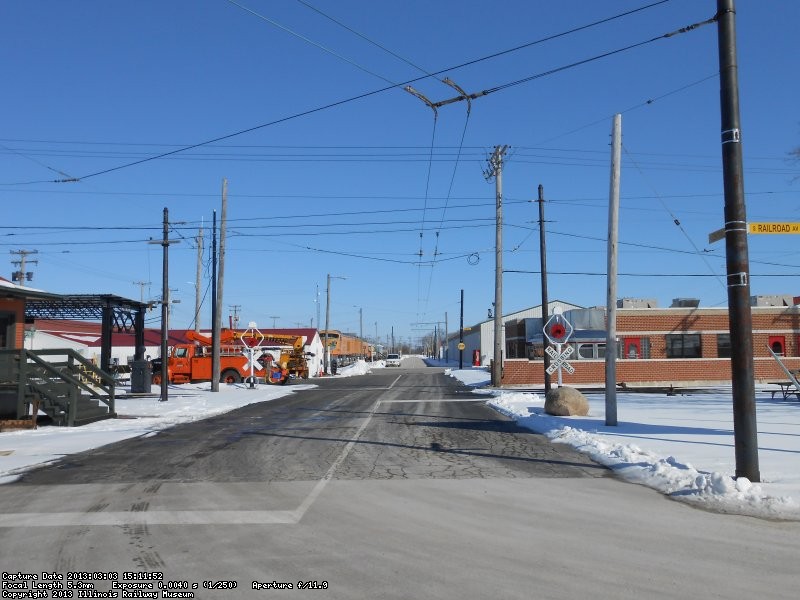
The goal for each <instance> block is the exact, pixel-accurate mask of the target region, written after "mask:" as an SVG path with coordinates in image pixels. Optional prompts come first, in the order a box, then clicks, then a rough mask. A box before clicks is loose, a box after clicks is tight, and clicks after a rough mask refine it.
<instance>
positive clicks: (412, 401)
mask: <svg viewBox="0 0 800 600" xmlns="http://www.w3.org/2000/svg"><path fill="white" fill-rule="evenodd" d="M435 402H486V399H485V398H475V399H472V398H428V399H427V400H420V399H418V400H400V399H398V400H381V404H429V403H435Z"/></svg>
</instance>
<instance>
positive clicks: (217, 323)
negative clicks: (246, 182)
mask: <svg viewBox="0 0 800 600" xmlns="http://www.w3.org/2000/svg"><path fill="white" fill-rule="evenodd" d="M214 215H216V212H215V213H214ZM227 219H228V180H227V179H224V178H223V180H222V212H221V214H220V225H219V258H218V263H219V264H218V268H217V277H216V282H217V293H216V294H215V297H216V300H217V305H216V307H215V309H214V324H213V328H214V332H215V333H216V336H217V338H216V342H215V344H214V345H215V347H216V348H217V361H216V363H215V361H214V360H213V354H212V360H211V382H212V385H211V388H212V390H213V389H214V382H216V388H217V389H216V391H219V369H220V363H219V337H220V332H221V331H222V306H223V304H222V298H223V296H224V293H223V289H224V274H225V227H226V225H227ZM214 233H215V234H216V226H215V227H214ZM212 352H213V351H212Z"/></svg>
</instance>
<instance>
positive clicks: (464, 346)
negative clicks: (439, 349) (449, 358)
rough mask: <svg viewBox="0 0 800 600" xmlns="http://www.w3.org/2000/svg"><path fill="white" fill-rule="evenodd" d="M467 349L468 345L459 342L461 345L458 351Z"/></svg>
mask: <svg viewBox="0 0 800 600" xmlns="http://www.w3.org/2000/svg"><path fill="white" fill-rule="evenodd" d="M466 347H467V345H466V344H465V343H464V342H459V343H458V349H459V350H463V349H464V348H466Z"/></svg>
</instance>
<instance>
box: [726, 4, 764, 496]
mask: <svg viewBox="0 0 800 600" xmlns="http://www.w3.org/2000/svg"><path fill="white" fill-rule="evenodd" d="M717 27H718V41H719V77H720V116H721V130H722V139H721V142H722V177H723V184H724V190H725V256H726V262H727V273H728V320H729V325H730V338H731V383H732V384H733V433H734V446H735V453H736V477H747V478H748V479H749V480H750V481H761V475H760V473H759V466H758V436H757V426H756V403H755V381H754V377H755V376H754V372H753V371H754V369H753V323H752V322H753V318H752V314H751V312H750V311H751V309H750V261H749V258H748V251H747V214H746V210H745V201H744V167H743V164H742V163H743V161H742V137H741V125H740V121H739V75H738V66H737V61H736V9H735V7H734V3H733V0H717Z"/></svg>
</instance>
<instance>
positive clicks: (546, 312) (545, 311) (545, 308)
mask: <svg viewBox="0 0 800 600" xmlns="http://www.w3.org/2000/svg"><path fill="white" fill-rule="evenodd" d="M538 202H539V259H540V264H541V277H542V331H543V332H544V324H545V323H546V322H547V318H548V317H549V316H550V306H549V304H550V303H549V300H548V298H547V245H546V244H545V233H544V186H542V185H541V184H539V200H538ZM549 345H550V340H548V339H547V336H545V335H544V333H542V354H543V355H544V392H545V394H546V393H547V392H549V391H550V385H551V384H550V373H548V371H547V368H548V367H549V366H550V355H549V354H547V347H548V346H549Z"/></svg>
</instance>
